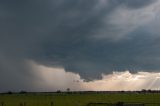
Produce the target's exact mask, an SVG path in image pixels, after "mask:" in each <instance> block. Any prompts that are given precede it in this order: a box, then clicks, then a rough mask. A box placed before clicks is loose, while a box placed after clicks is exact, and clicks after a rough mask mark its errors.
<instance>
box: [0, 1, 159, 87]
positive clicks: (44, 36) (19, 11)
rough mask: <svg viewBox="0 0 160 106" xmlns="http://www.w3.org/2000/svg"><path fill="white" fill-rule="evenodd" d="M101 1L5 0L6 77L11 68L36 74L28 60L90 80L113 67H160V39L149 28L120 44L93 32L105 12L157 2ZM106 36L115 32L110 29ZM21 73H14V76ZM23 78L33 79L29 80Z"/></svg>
mask: <svg viewBox="0 0 160 106" xmlns="http://www.w3.org/2000/svg"><path fill="white" fill-rule="evenodd" d="M100 2H102V3H103V2H104V0H92V1H86V0H85V1H75V0H70V1H65V0H59V1H55V0H45V1H42V0H27V1H18V0H16V1H11V0H5V1H3V0H2V1H0V4H1V5H3V7H1V8H0V22H1V25H0V28H1V32H0V51H2V52H3V56H2V57H6V58H7V59H2V60H1V62H0V68H1V70H3V71H1V74H0V76H1V78H3V77H2V76H4V75H6V77H7V76H8V74H7V73H10V72H11V71H13V72H17V73H22V74H24V76H25V75H26V74H28V73H32V71H28V70H29V69H28V66H27V65H25V63H24V62H23V61H24V60H26V59H30V60H34V61H36V62H38V63H40V64H43V65H48V66H53V67H64V69H65V70H67V71H72V72H75V73H79V74H80V75H81V76H82V77H83V78H85V79H89V80H92V79H95V78H100V77H101V74H102V73H111V72H112V71H113V70H117V71H122V70H126V69H129V70H131V72H136V71H137V70H147V71H156V70H159V69H160V67H159V61H160V60H158V59H157V57H158V56H159V52H160V51H159V50H158V49H157V48H158V47H159V46H158V45H159V43H158V42H157V43H154V42H155V40H152V41H151V40H150V35H148V33H147V31H145V30H144V29H141V28H140V29H138V30H136V31H134V32H131V33H128V35H130V36H131V39H127V40H122V41H120V42H116V43H115V42H109V41H108V40H105V39H104V40H96V39H94V38H92V36H93V35H92V34H93V33H92V32H93V31H97V30H99V28H101V27H102V26H103V25H104V22H103V20H104V17H109V15H110V14H112V12H113V11H114V10H115V9H116V8H117V7H118V6H120V5H124V4H126V5H127V6H128V8H132V9H136V8H140V7H141V8H144V7H146V6H148V5H149V4H152V3H153V1H152V0H141V1H140V2H138V0H136V1H133V0H125V1H122V0H121V1H119V0H117V1H116V0H113V1H112V2H111V1H109V0H108V2H104V3H106V4H105V5H103V6H101V5H100V6H99V5H98V4H99V3H100ZM97 5H98V6H99V7H98V8H97ZM106 21H107V20H106ZM106 28H109V29H110V28H112V25H109V24H107V25H106ZM103 31H104V32H105V29H103ZM105 35H106V36H110V35H109V33H107V32H106V34H105ZM115 37H116V36H115ZM146 57H147V58H146ZM5 60H8V61H7V62H5ZM4 63H5V65H6V66H5V65H4ZM13 63H15V64H13ZM22 63H24V64H22ZM11 65H13V66H14V67H15V68H12V67H11ZM7 67H10V68H9V69H7ZM6 70H7V71H6ZM17 70H18V71H17ZM18 75H19V74H16V73H15V76H14V75H13V78H14V77H16V76H18ZM28 76H31V78H30V80H29V81H32V80H34V78H33V79H32V75H30V74H29V75H28ZM15 80H16V79H15ZM23 80H24V82H25V81H26V82H25V83H28V79H23ZM0 83H1V82H0ZM8 83H9V82H8ZM22 86H24V85H22Z"/></svg>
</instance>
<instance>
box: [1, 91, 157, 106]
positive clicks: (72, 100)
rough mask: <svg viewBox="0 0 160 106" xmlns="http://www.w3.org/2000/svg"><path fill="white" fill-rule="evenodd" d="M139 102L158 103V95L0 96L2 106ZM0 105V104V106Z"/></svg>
mask: <svg viewBox="0 0 160 106" xmlns="http://www.w3.org/2000/svg"><path fill="white" fill-rule="evenodd" d="M119 101H121V102H141V103H160V94H135V93H133V94H132V93H131V94H125V93H124V94H123V93H113V94H96V93H89V94H87V93H86V94H85V93H84V94H46V93H44V94H43V93H37V94H11V95H8V94H1V95H0V103H1V102H4V106H20V103H25V104H26V106H51V102H53V106H86V104H87V103H90V102H96V103H97V102H99V103H116V102H119ZM1 105H2V104H0V106H1Z"/></svg>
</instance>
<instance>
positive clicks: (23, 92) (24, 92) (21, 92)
mask: <svg viewBox="0 0 160 106" xmlns="http://www.w3.org/2000/svg"><path fill="white" fill-rule="evenodd" d="M19 93H20V94H26V93H27V92H26V91H23V90H22V91H20V92H19Z"/></svg>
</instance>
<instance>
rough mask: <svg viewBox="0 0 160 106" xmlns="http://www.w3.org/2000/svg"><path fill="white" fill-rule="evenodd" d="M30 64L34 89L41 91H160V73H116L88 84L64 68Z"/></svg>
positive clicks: (103, 75)
mask: <svg viewBox="0 0 160 106" xmlns="http://www.w3.org/2000/svg"><path fill="white" fill-rule="evenodd" d="M28 64H29V65H30V66H31V69H32V70H33V71H32V72H33V73H34V75H35V76H36V78H37V79H36V81H35V82H34V83H35V84H34V85H35V86H34V87H35V88H36V89H37V90H40V91H46V90H47V91H56V90H62V91H66V89H67V88H70V89H71V90H73V91H85V90H87V91H88V90H91V91H106V90H110V91H121V90H126V91H127V90H142V89H154V90H158V89H160V73H158V72H157V73H155V72H144V71H139V72H137V73H134V74H132V73H130V72H129V71H128V70H126V71H123V72H115V71H114V72H113V73H112V74H107V75H106V74H102V79H99V80H93V81H88V82H86V81H85V80H84V79H82V78H81V77H80V75H79V74H77V73H73V72H66V71H65V70H64V69H63V68H53V67H46V66H43V65H40V64H37V63H35V62H34V61H28ZM34 87H33V88H34Z"/></svg>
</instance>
